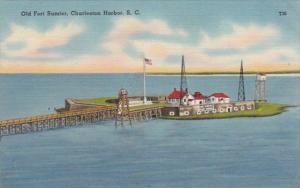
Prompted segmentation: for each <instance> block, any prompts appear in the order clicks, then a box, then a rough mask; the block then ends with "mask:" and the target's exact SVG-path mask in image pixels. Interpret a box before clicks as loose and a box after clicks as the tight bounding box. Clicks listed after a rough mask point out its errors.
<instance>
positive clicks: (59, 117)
mask: <svg viewBox="0 0 300 188" xmlns="http://www.w3.org/2000/svg"><path fill="white" fill-rule="evenodd" d="M161 109H162V107H149V108H143V109H139V110H130V112H129V116H130V119H131V120H132V121H144V120H150V119H153V118H158V117H160V116H161V115H162V110H161ZM116 113H117V108H116V107H113V106H102V107H94V108H89V109H82V110H76V111H67V112H63V113H53V114H48V115H39V116H32V117H26V118H18V119H10V120H3V121H0V137H1V136H8V135H15V134H25V133H31V132H40V131H44V130H52V129H58V128H65V127H73V126H79V125H85V124H92V123H97V122H101V121H105V120H114V119H115V118H116Z"/></svg>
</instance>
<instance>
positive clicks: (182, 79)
mask: <svg viewBox="0 0 300 188" xmlns="http://www.w3.org/2000/svg"><path fill="white" fill-rule="evenodd" d="M183 92H185V93H188V86H187V80H186V73H185V63H184V56H182V60H181V74H180V93H183ZM180 105H182V98H181V97H180Z"/></svg>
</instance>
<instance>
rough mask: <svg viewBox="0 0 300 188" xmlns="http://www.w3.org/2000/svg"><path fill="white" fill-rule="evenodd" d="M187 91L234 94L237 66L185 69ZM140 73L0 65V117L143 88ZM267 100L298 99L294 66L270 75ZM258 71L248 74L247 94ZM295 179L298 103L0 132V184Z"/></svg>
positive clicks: (269, 185) (224, 183)
mask: <svg viewBox="0 0 300 188" xmlns="http://www.w3.org/2000/svg"><path fill="white" fill-rule="evenodd" d="M187 79H188V87H189V89H190V91H200V92H201V93H203V94H204V95H209V94H211V93H213V92H224V93H226V94H228V95H229V96H230V97H231V100H235V99H236V98H237V92H238V88H237V87H238V75H234V76H232V75H218V76H213V75H212V76H188V77H187ZM179 82H180V77H179V76H147V94H148V95H166V94H168V93H170V92H171V91H172V90H173V88H174V87H177V88H178V86H179ZM142 83H143V76H142V75H141V74H16V75H15V74H2V75H0V88H1V89H0V96H1V98H0V119H1V120H3V119H10V118H17V117H26V116H31V115H37V114H48V113H53V111H54V108H55V107H62V106H63V105H64V99H65V98H96V97H105V96H116V95H117V93H118V90H119V89H120V88H126V89H127V90H128V92H129V95H142V94H143V85H142ZM266 83H267V84H266V87H267V88H266V90H267V99H268V100H269V101H271V102H276V103H282V104H288V105H299V104H300V87H299V83H300V75H280V76H279V75H277V76H276V75H270V76H268V78H267V82H266ZM254 88H255V76H254V75H253V76H252V75H249V76H245V91H246V98H247V99H249V100H250V99H253V97H254V93H255V90H254ZM16 187H22V188H23V187H25V188H40V187H46V188H52V187H56V188H60V187H70V188H81V187H84V188H89V187H91V188H94V187H95V188H98V187H104V188H110V187H112V188H119V187H120V188H121V187H122V188H135V187H137V188H140V187H147V188H148V187H151V188H156V187H157V188H158V187H162V188H167V187H172V188H182V187H186V188H187V187H196V188H198V187H205V188H206V187H212V188H241V187H243V188H253V187H255V188H256V187H262V188H298V187H300V107H299V106H296V107H292V108H289V109H288V110H287V111H286V112H284V113H282V114H280V115H276V116H271V117H261V118H233V119H218V120H217V119H216V120H186V121H177V120H160V119H158V120H151V121H144V122H139V123H134V124H133V126H132V127H130V126H125V127H119V128H117V129H116V128H115V127H114V122H110V121H106V122H101V123H96V124H94V125H87V126H82V127H77V128H68V129H60V130H54V131H45V132H39V133H32V134H24V135H15V136H8V137H2V139H1V141H0V188H16Z"/></svg>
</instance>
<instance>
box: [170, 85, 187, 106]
mask: <svg viewBox="0 0 300 188" xmlns="http://www.w3.org/2000/svg"><path fill="white" fill-rule="evenodd" d="M185 94H186V92H184V91H180V90H176V88H174V90H173V91H172V93H170V95H169V96H168V103H169V104H172V105H179V104H180V99H181V98H182V97H183V96H185Z"/></svg>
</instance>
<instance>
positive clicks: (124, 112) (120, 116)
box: [115, 89, 131, 126]
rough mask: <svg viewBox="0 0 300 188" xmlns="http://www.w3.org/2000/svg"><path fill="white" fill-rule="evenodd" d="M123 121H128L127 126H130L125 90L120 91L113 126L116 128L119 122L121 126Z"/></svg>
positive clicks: (126, 92)
mask: <svg viewBox="0 0 300 188" xmlns="http://www.w3.org/2000/svg"><path fill="white" fill-rule="evenodd" d="M124 121H129V124H130V125H131V119H130V115H129V100H128V91H127V90H126V89H120V91H119V100H118V103H117V114H116V121H115V126H118V124H119V122H120V123H121V125H122V126H123V124H124Z"/></svg>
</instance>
